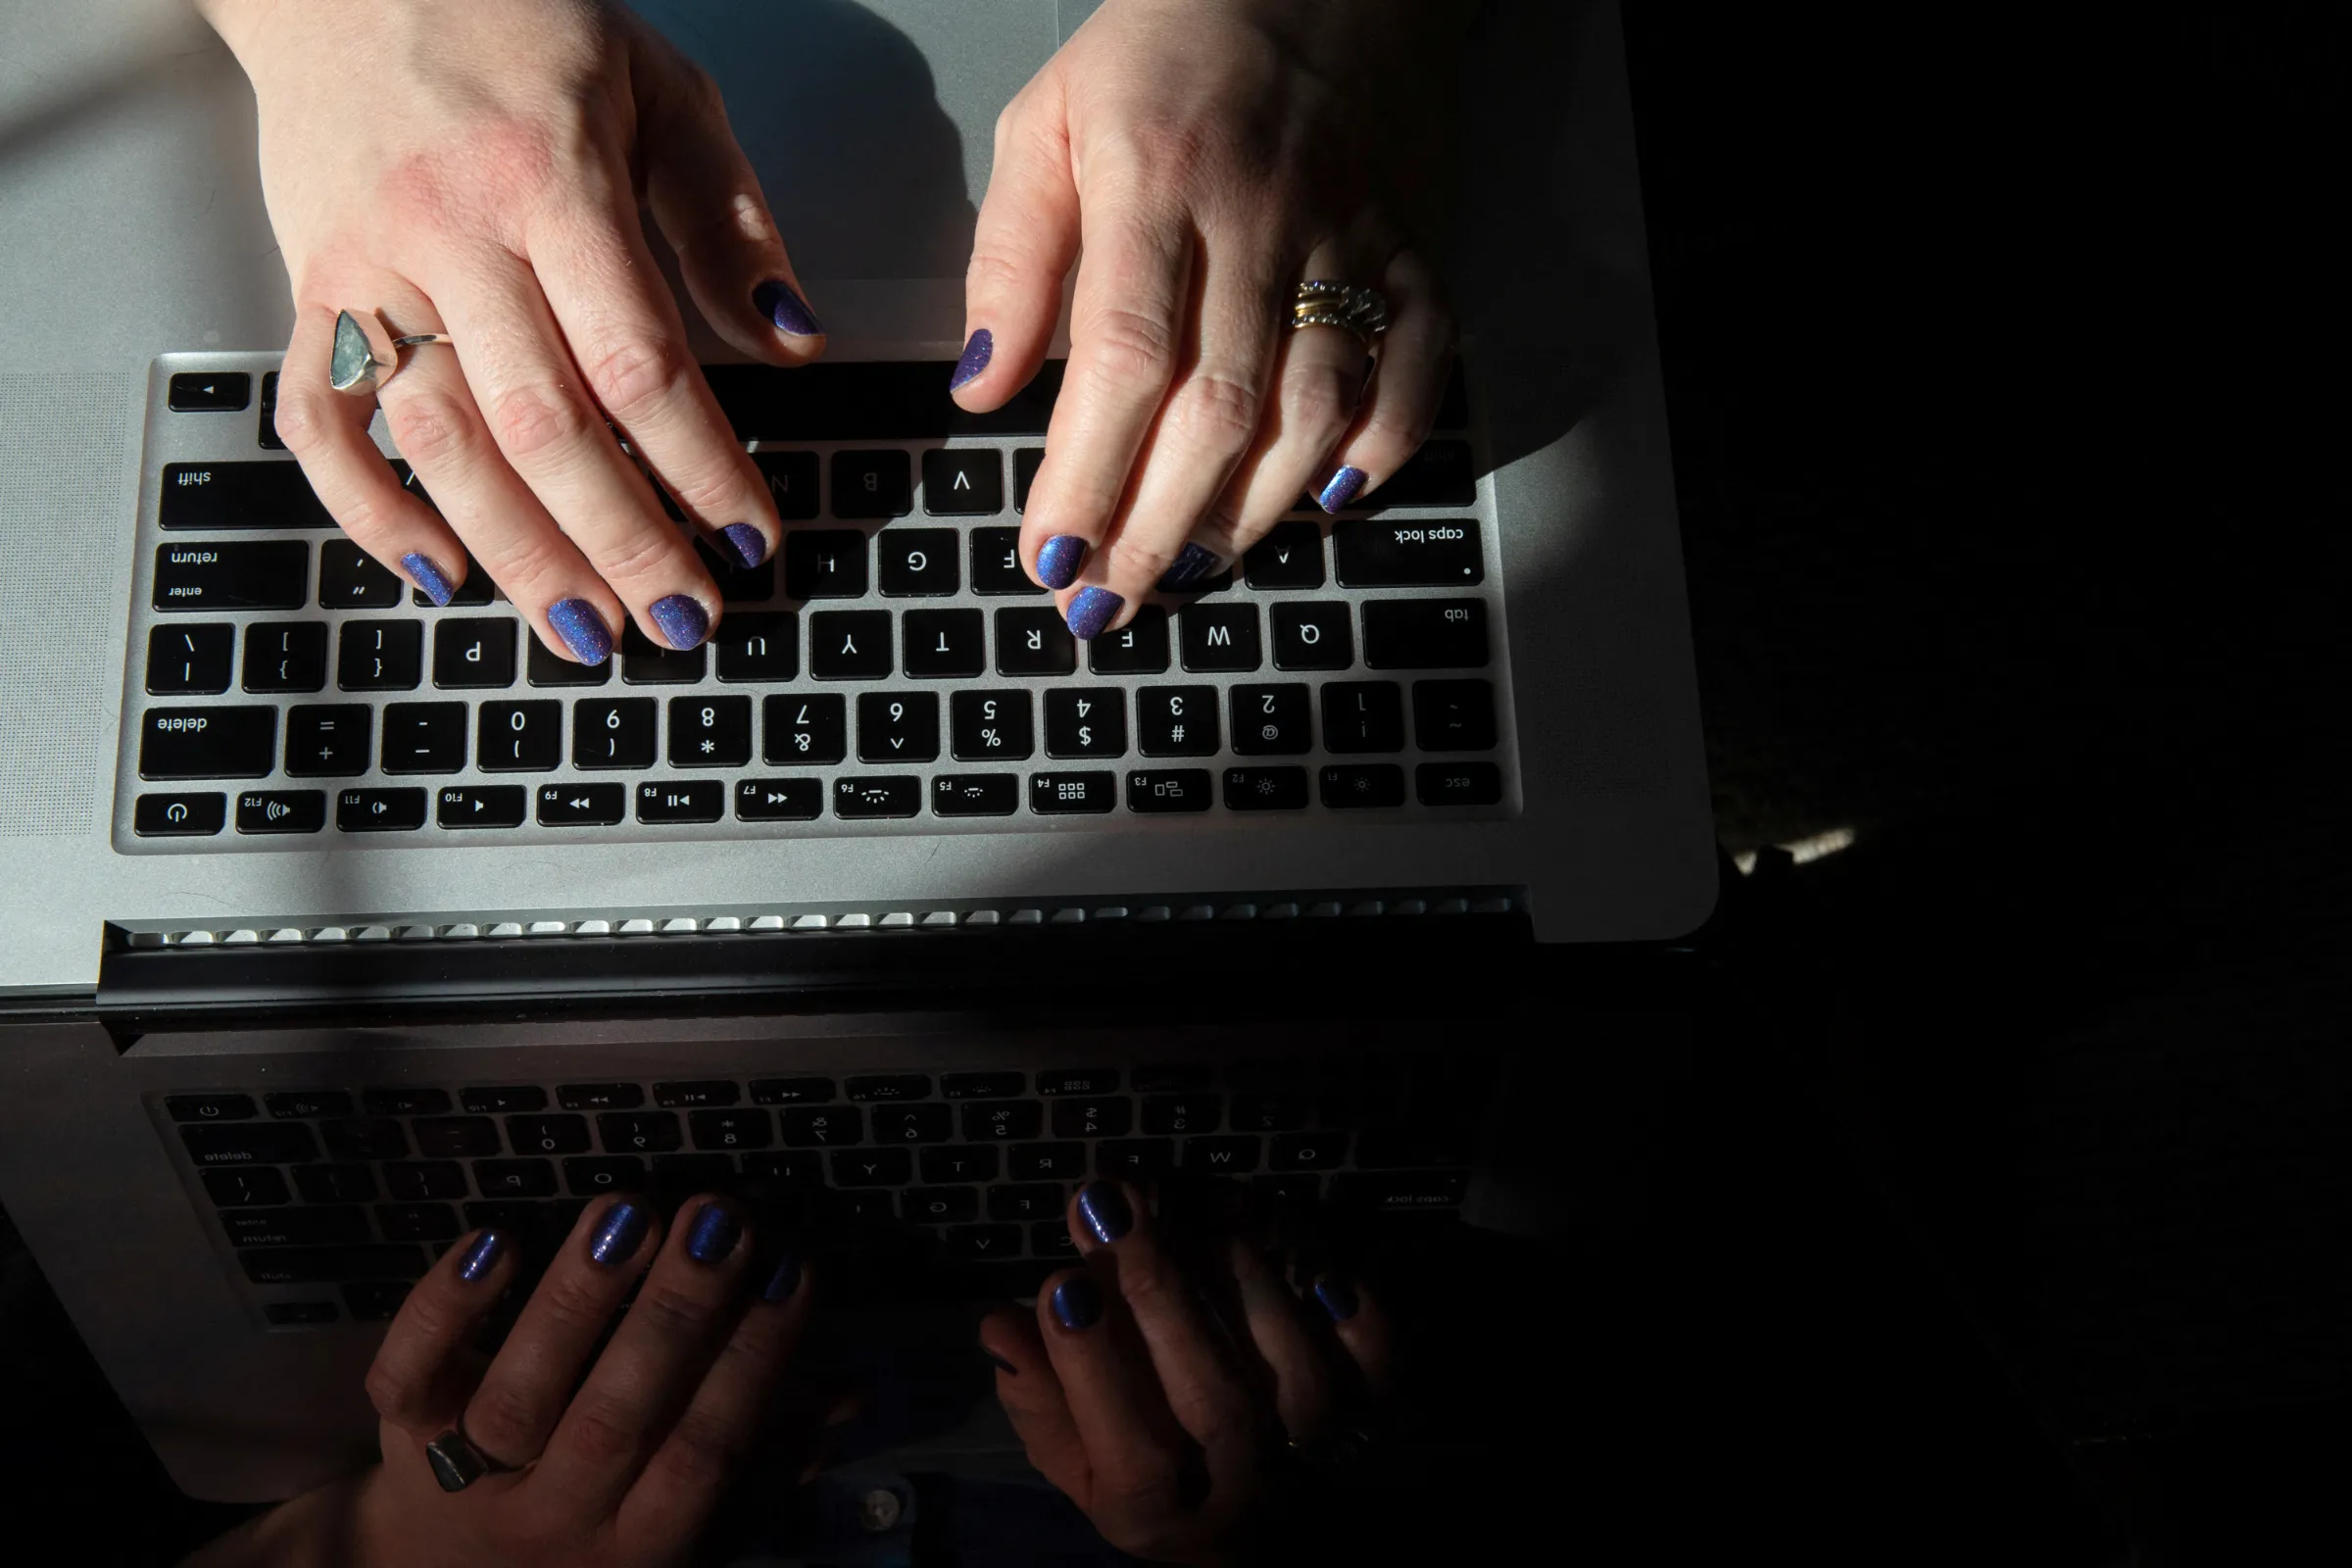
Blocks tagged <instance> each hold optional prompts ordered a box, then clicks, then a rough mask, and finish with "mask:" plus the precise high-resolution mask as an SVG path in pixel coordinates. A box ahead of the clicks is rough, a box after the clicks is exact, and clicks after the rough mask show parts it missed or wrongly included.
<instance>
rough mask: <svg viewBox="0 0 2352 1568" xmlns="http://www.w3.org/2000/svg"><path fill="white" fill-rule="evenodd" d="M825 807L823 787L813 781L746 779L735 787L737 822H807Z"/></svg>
mask: <svg viewBox="0 0 2352 1568" xmlns="http://www.w3.org/2000/svg"><path fill="white" fill-rule="evenodd" d="M824 809H825V789H824V786H823V785H822V784H821V783H819V782H818V781H817V780H815V779H812V778H747V779H738V780H737V781H736V784H735V819H736V820H737V821H739V822H807V821H809V820H811V819H813V818H814V817H815V816H817V815H818V814H819V813H820V812H822V811H823V810H824Z"/></svg>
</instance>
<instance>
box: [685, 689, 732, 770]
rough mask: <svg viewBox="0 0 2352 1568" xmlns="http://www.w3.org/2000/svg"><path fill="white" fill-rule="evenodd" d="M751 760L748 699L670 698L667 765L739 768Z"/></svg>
mask: <svg viewBox="0 0 2352 1568" xmlns="http://www.w3.org/2000/svg"><path fill="white" fill-rule="evenodd" d="M750 760H752V700H751V699H750V698H749V697H672V698H671V699H670V700H669V765H670V766H672V767H741V766H743V765H744V764H745V763H747V762H749V761H750Z"/></svg>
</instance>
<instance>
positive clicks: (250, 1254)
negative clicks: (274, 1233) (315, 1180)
mask: <svg viewBox="0 0 2352 1568" xmlns="http://www.w3.org/2000/svg"><path fill="white" fill-rule="evenodd" d="M237 1261H238V1262H240V1263H242V1264H244V1265H245V1277H246V1278H247V1279H249V1280H251V1281H253V1283H254V1284H256V1285H323V1284H330V1283H332V1282H334V1281H337V1280H375V1279H389V1280H413V1279H416V1278H417V1277H418V1276H419V1275H421V1274H423V1272H424V1270H425V1256H424V1249H423V1248H421V1247H409V1246H376V1247H282V1248H281V1247H270V1248H256V1249H254V1250H250V1251H246V1252H240V1253H238V1254H237Z"/></svg>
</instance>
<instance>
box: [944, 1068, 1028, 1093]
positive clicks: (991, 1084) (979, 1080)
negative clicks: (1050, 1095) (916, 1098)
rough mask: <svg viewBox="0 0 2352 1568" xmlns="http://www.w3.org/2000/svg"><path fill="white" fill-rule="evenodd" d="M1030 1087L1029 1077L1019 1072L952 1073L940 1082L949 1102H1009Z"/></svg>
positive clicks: (945, 1075)
mask: <svg viewBox="0 0 2352 1568" xmlns="http://www.w3.org/2000/svg"><path fill="white" fill-rule="evenodd" d="M1028 1087H1029V1080H1028V1078H1027V1076H1026V1075H1024V1074H1022V1073H1017V1072H951V1073H946V1074H943V1075H942V1076H941V1078H940V1080H939V1093H940V1096H941V1098H943V1099H947V1100H1009V1099H1011V1098H1013V1097H1014V1096H1016V1095H1019V1094H1022V1093H1024V1092H1025V1091H1026V1090H1027V1089H1028Z"/></svg>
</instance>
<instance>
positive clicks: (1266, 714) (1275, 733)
mask: <svg viewBox="0 0 2352 1568" xmlns="http://www.w3.org/2000/svg"><path fill="white" fill-rule="evenodd" d="M1313 707H1314V701H1313V699H1312V698H1311V697H1310V696H1309V695H1308V693H1307V689H1306V687H1305V686H1303V685H1284V686H1236V687H1235V688H1233V749H1234V751H1235V753H1236V754H1238V755H1240V756H1243V757H1297V756H1299V754H1301V753H1303V752H1305V751H1306V750H1307V749H1308V748H1309V747H1311V746H1313V745H1314V734H1313V731H1312V727H1311V724H1310V721H1309V719H1308V717H1307V715H1308V713H1309V711H1311V710H1312V709H1313Z"/></svg>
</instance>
